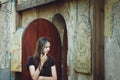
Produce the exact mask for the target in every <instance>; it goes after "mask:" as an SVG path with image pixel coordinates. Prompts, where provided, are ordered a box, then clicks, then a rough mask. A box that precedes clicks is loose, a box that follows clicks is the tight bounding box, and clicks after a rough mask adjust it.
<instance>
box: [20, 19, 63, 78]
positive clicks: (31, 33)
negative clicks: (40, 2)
mask: <svg viewBox="0 0 120 80" xmlns="http://www.w3.org/2000/svg"><path fill="white" fill-rule="evenodd" d="M41 36H45V37H47V38H49V39H50V42H51V50H50V52H49V54H50V55H51V56H53V57H54V58H55V62H56V67H57V74H58V80H61V60H60V59H61V40H60V36H59V33H58V31H57V29H56V28H55V26H54V25H53V24H52V23H50V22H49V21H48V20H45V19H36V20H34V21H33V22H31V23H30V24H29V25H28V27H27V28H26V29H25V31H24V34H23V37H22V80H31V77H30V74H29V72H28V71H26V69H25V68H24V66H25V64H26V63H27V58H28V56H30V55H33V53H34V49H35V45H36V41H37V40H38V38H39V37H41Z"/></svg>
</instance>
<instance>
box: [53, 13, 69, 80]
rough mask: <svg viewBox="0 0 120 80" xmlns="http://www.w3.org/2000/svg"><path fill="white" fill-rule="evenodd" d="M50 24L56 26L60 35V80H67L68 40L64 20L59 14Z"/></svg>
mask: <svg viewBox="0 0 120 80" xmlns="http://www.w3.org/2000/svg"><path fill="white" fill-rule="evenodd" d="M52 23H53V24H54V25H55V26H56V28H57V30H58V32H59V33H60V39H61V45H62V53H61V66H62V70H61V72H62V80H68V74H67V73H68V72H67V71H68V70H67V50H68V38H67V28H66V23H65V19H64V17H63V16H62V15H61V14H59V13H58V14H56V15H54V17H53V19H52Z"/></svg>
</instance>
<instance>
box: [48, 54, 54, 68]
mask: <svg viewBox="0 0 120 80" xmlns="http://www.w3.org/2000/svg"><path fill="white" fill-rule="evenodd" d="M48 61H49V63H50V64H51V66H53V65H55V59H54V58H53V57H52V56H51V55H48Z"/></svg>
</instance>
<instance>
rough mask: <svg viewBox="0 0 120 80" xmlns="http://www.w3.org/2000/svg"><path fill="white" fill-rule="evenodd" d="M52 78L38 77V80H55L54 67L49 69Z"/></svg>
mask: <svg viewBox="0 0 120 80" xmlns="http://www.w3.org/2000/svg"><path fill="white" fill-rule="evenodd" d="M51 71H52V77H46V76H40V77H39V78H38V80H57V72H56V66H55V65H54V66H52V67H51Z"/></svg>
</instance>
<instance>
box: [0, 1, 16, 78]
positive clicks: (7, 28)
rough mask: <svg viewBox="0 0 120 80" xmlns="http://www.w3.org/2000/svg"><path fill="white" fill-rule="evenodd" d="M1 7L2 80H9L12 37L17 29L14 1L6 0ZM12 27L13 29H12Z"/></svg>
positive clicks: (0, 60) (0, 67)
mask: <svg viewBox="0 0 120 80" xmlns="http://www.w3.org/2000/svg"><path fill="white" fill-rule="evenodd" d="M4 1H5V2H3V3H1V7H0V80H9V78H10V71H11V54H10V53H11V50H10V49H11V45H10V38H11V34H12V32H13V31H14V30H15V29H14V28H15V27H14V26H15V24H14V23H15V16H13V15H14V13H15V9H13V8H14V3H12V2H11V1H7V0H4ZM11 28H12V29H11Z"/></svg>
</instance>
